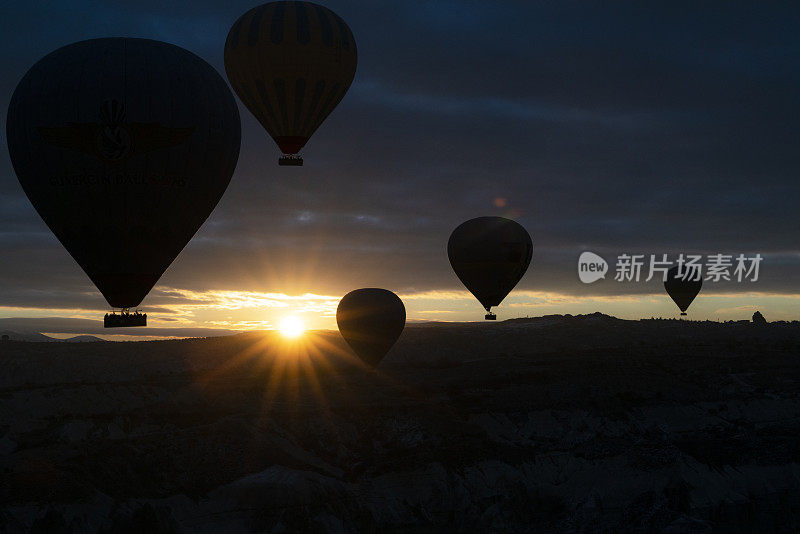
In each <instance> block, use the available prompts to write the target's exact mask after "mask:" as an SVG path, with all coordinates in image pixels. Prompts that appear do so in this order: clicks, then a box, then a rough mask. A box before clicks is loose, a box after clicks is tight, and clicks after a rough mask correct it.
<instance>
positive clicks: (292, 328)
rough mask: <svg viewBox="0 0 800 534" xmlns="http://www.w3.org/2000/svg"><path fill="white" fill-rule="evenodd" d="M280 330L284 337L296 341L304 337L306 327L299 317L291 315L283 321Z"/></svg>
mask: <svg viewBox="0 0 800 534" xmlns="http://www.w3.org/2000/svg"><path fill="white" fill-rule="evenodd" d="M280 330H281V334H283V335H284V337H288V338H291V339H294V338H296V337H300V336H301V335H303V332H305V330H306V327H305V325H304V324H303V321H301V320H300V319H299V318H298V317H295V316H293V315H291V316H289V317H287V318H285V319H284V320H283V321H281V326H280Z"/></svg>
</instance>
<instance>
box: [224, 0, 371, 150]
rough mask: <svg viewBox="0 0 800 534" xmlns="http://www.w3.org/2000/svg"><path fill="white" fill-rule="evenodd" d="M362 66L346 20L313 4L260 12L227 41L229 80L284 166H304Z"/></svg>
mask: <svg viewBox="0 0 800 534" xmlns="http://www.w3.org/2000/svg"><path fill="white" fill-rule="evenodd" d="M356 61H357V54H356V42H355V39H354V38H353V33H352V32H351V31H350V28H349V27H348V26H347V24H346V23H345V22H344V20H342V19H341V17H339V15H337V14H336V13H334V12H333V11H331V10H330V9H328V8H326V7H323V6H320V5H317V4H313V3H311V2H270V3H269V4H264V5H262V6H258V7H255V8H253V9H251V10H250V11H248V12H247V13H245V14H244V15H242V16H241V17H239V19H238V20H237V21H236V23H234V25H233V27H232V28H231V30H230V32H229V33H228V39H227V41H226V42H225V71H226V72H227V74H228V80H229V81H230V82H231V86H233V89H234V91H236V94H238V95H239V98H240V99H241V100H242V102H243V103H244V105H245V106H247V109H249V110H250V112H251V113H252V114H253V115H254V116H255V117H256V118H257V119H258V121H259V122H260V123H261V125H262V126H264V128H265V129H266V130H267V132H268V133H269V135H271V136H272V138H273V139H274V140H275V142H276V143H277V144H278V147H279V148H280V149H281V151H282V152H283V154H284V155H283V156H282V157H281V158H280V159H279V160H278V163H279V164H280V165H302V164H303V159H302V158H301V157H299V156H298V155H297V154H298V152H300V149H302V148H303V146H304V145H305V144H306V143H307V142H308V139H309V138H310V137H311V135H312V134H313V133H314V132H315V131H316V129H317V128H319V126H320V124H322V121H324V120H325V118H326V117H327V116H328V115H330V113H331V111H333V109H334V108H335V107H336V105H337V104H338V103H339V102H340V101H341V100H342V98H343V97H344V94H345V93H346V92H347V89H348V88H349V87H350V84H351V83H352V82H353V77H354V76H355V74H356Z"/></svg>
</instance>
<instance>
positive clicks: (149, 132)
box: [37, 99, 195, 162]
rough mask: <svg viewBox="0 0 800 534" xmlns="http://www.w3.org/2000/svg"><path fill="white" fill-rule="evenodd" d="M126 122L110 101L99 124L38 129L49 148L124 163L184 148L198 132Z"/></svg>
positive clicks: (121, 107)
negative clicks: (138, 157)
mask: <svg viewBox="0 0 800 534" xmlns="http://www.w3.org/2000/svg"><path fill="white" fill-rule="evenodd" d="M125 118H126V117H125V106H124V105H122V104H121V103H120V102H119V101H117V100H114V99H109V100H105V101H104V102H103V104H102V106H101V109H100V122H69V123H67V124H66V125H64V126H39V127H38V128H37V131H38V132H39V135H40V136H41V137H42V139H43V140H44V142H45V143H47V144H48V145H51V146H55V147H59V148H66V149H69V150H74V151H76V152H83V153H85V154H89V155H90V156H95V157H96V158H98V159H100V160H103V161H107V162H121V161H125V160H127V159H128V158H131V157H133V156H141V155H143V154H146V153H148V152H152V151H153V150H158V149H160V148H169V147H173V146H177V145H180V144H183V143H185V142H186V140H187V139H189V137H190V136H191V135H192V133H193V132H194V130H195V128H194V126H192V127H188V128H168V127H166V126H162V125H161V124H158V123H156V122H126V120H125Z"/></svg>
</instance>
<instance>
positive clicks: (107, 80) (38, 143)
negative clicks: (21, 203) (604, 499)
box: [7, 38, 241, 308]
mask: <svg viewBox="0 0 800 534" xmlns="http://www.w3.org/2000/svg"><path fill="white" fill-rule="evenodd" d="M240 133H241V127H240V123H239V112H238V110H237V107H236V102H235V100H234V98H233V95H232V94H231V92H230V90H229V89H228V87H227V85H226V84H225V82H224V80H223V79H222V78H221V77H220V75H219V74H218V73H217V72H216V71H215V70H214V68H213V67H211V65H209V64H208V63H206V62H205V61H203V60H202V59H201V58H199V57H197V56H196V55H194V54H192V53H191V52H188V51H187V50H184V49H182V48H179V47H177V46H174V45H170V44H167V43H162V42H158V41H151V40H147V39H129V38H107V39H92V40H89V41H82V42H78V43H74V44H71V45H68V46H65V47H63V48H60V49H58V50H56V51H55V52H52V53H51V54H49V55H47V56H45V57H44V58H43V59H41V60H40V61H38V62H37V63H36V64H35V65H33V67H31V69H30V70H29V71H28V72H27V74H25V76H24V77H23V79H22V80H21V81H20V82H19V85H17V88H16V90H15V91H14V95H13V96H12V98H11V103H10V105H9V108H8V123H7V134H8V149H9V153H10V155H11V161H12V163H13V165H14V170H15V172H16V174H17V177H18V178H19V182H20V184H21V185H22V188H23V190H24V191H25V194H26V195H27V196H28V198H29V199H30V201H31V203H32V204H33V206H34V207H35V208H36V211H37V212H38V213H39V215H40V216H41V217H42V219H43V220H44V222H45V223H46V224H47V226H48V227H49V228H50V230H52V232H53V233H54V234H55V236H56V237H57V238H58V240H59V241H61V243H62V244H63V245H64V247H65V248H66V249H67V251H68V252H69V253H70V254H71V255H72V257H73V258H74V259H75V261H77V262H78V264H79V265H80V266H81V268H82V269H83V270H84V271H85V272H86V274H88V275H89V278H91V280H92V282H94V284H95V285H96V286H97V288H98V289H99V290H100V292H101V293H102V294H103V296H104V297H105V298H106V300H107V301H108V303H109V304H110V305H111V306H113V307H116V308H132V307H135V306H138V305H139V304H140V303H141V301H142V299H144V297H145V295H147V293H148V292H149V291H150V289H151V288H152V287H153V285H154V284H155V283H156V281H157V280H158V279H159V278H160V277H161V275H162V274H163V272H164V271H165V270H166V269H167V267H169V265H170V263H172V261H173V260H174V259H175V257H176V256H177V255H178V254H179V253H180V251H181V250H182V249H183V247H184V246H185V245H186V243H188V241H189V240H190V239H191V238H192V236H193V235H194V234H195V232H196V231H197V230H198V228H200V225H202V224H203V222H204V221H205V220H206V218H207V217H208V216H209V215H210V214H211V211H212V210H213V209H214V207H215V206H216V205H217V202H218V201H219V199H220V198H221V197H222V194H223V193H224V191H225V189H226V188H227V186H228V183H229V182H230V179H231V175H232V174H233V171H234V168H235V167H236V161H237V158H238V156H239V141H240Z"/></svg>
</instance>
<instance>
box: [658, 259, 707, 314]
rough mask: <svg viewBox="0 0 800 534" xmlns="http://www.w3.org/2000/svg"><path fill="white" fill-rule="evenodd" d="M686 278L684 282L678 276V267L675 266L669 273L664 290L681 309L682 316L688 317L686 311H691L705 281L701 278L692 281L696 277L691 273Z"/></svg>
mask: <svg viewBox="0 0 800 534" xmlns="http://www.w3.org/2000/svg"><path fill="white" fill-rule="evenodd" d="M685 272H686V268H685V267H684V273H685ZM686 278H687V279H686V280H684V279H682V278H681V277H679V276H678V267H677V266H675V267H673V268H672V269H670V270H669V271H667V279H666V280H665V281H664V289H666V290H667V294H669V296H670V297H672V300H673V301H675V304H677V305H678V308H680V310H681V315H686V310H687V309H689V306H690V305H691V304H692V301H693V300H694V298H695V297H696V296H697V294H698V293H700V289H701V288H702V287H703V279H702V277H701V276H698V277H697V280H691V278H694V275H693V273H691V272H690V273H689V276H687V277H686Z"/></svg>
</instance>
